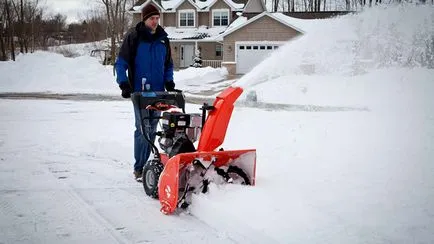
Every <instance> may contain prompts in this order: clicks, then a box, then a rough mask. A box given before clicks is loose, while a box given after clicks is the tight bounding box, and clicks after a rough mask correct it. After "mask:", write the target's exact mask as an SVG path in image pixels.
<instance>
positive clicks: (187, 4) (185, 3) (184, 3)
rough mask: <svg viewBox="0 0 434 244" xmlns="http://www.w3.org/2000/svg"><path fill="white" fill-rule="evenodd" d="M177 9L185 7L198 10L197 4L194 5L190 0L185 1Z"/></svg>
mask: <svg viewBox="0 0 434 244" xmlns="http://www.w3.org/2000/svg"><path fill="white" fill-rule="evenodd" d="M176 9H177V10H184V9H191V10H196V6H194V5H193V4H191V3H190V2H189V1H184V2H183V3H181V5H179V6H178V7H177V8H176Z"/></svg>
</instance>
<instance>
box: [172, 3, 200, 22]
mask: <svg viewBox="0 0 434 244" xmlns="http://www.w3.org/2000/svg"><path fill="white" fill-rule="evenodd" d="M176 10H177V11H176V27H178V28H179V23H178V19H179V14H178V13H179V12H178V10H194V11H195V21H196V23H195V27H197V24H198V23H197V22H198V16H197V11H196V8H195V7H194V6H193V5H192V4H191V3H189V2H188V1H184V2H183V3H182V4H181V5H180V6H179V7H178V8H177V9H176Z"/></svg>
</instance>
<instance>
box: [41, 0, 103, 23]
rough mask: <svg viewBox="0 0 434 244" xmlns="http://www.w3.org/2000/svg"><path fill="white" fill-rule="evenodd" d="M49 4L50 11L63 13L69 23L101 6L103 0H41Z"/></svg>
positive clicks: (78, 19)
mask: <svg viewBox="0 0 434 244" xmlns="http://www.w3.org/2000/svg"><path fill="white" fill-rule="evenodd" d="M40 2H41V4H43V5H44V4H45V6H47V10H48V12H49V13H53V14H56V13H61V14H63V15H66V16H67V20H66V21H67V23H68V24H69V23H71V22H77V21H80V20H82V19H83V18H84V16H86V13H87V11H88V10H90V9H92V7H94V6H100V5H101V4H102V3H101V0H40Z"/></svg>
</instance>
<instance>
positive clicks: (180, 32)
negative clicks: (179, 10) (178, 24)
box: [164, 26, 226, 41]
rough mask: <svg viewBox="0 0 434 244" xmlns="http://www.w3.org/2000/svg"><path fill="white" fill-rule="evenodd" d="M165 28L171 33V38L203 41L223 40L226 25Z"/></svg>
mask: <svg viewBox="0 0 434 244" xmlns="http://www.w3.org/2000/svg"><path fill="white" fill-rule="evenodd" d="M164 30H165V31H166V32H167V34H168V35H169V39H171V40H192V39H200V40H201V41H205V40H208V41H222V40H223V38H222V37H221V36H220V34H222V33H223V32H224V31H225V30H226V27H225V26H223V27H213V28H207V27H206V26H199V28H175V27H166V28H164Z"/></svg>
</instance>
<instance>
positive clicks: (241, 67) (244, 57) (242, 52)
mask: <svg viewBox="0 0 434 244" xmlns="http://www.w3.org/2000/svg"><path fill="white" fill-rule="evenodd" d="M279 45H280V44H264V43H261V44H237V45H236V47H237V51H236V57H237V59H236V60H237V74H245V73H248V72H249V71H250V70H252V68H253V67H255V66H256V65H257V64H259V63H260V62H261V61H262V60H264V59H265V58H267V57H268V56H269V55H270V54H271V53H272V52H273V51H274V50H276V49H277V48H279Z"/></svg>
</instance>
